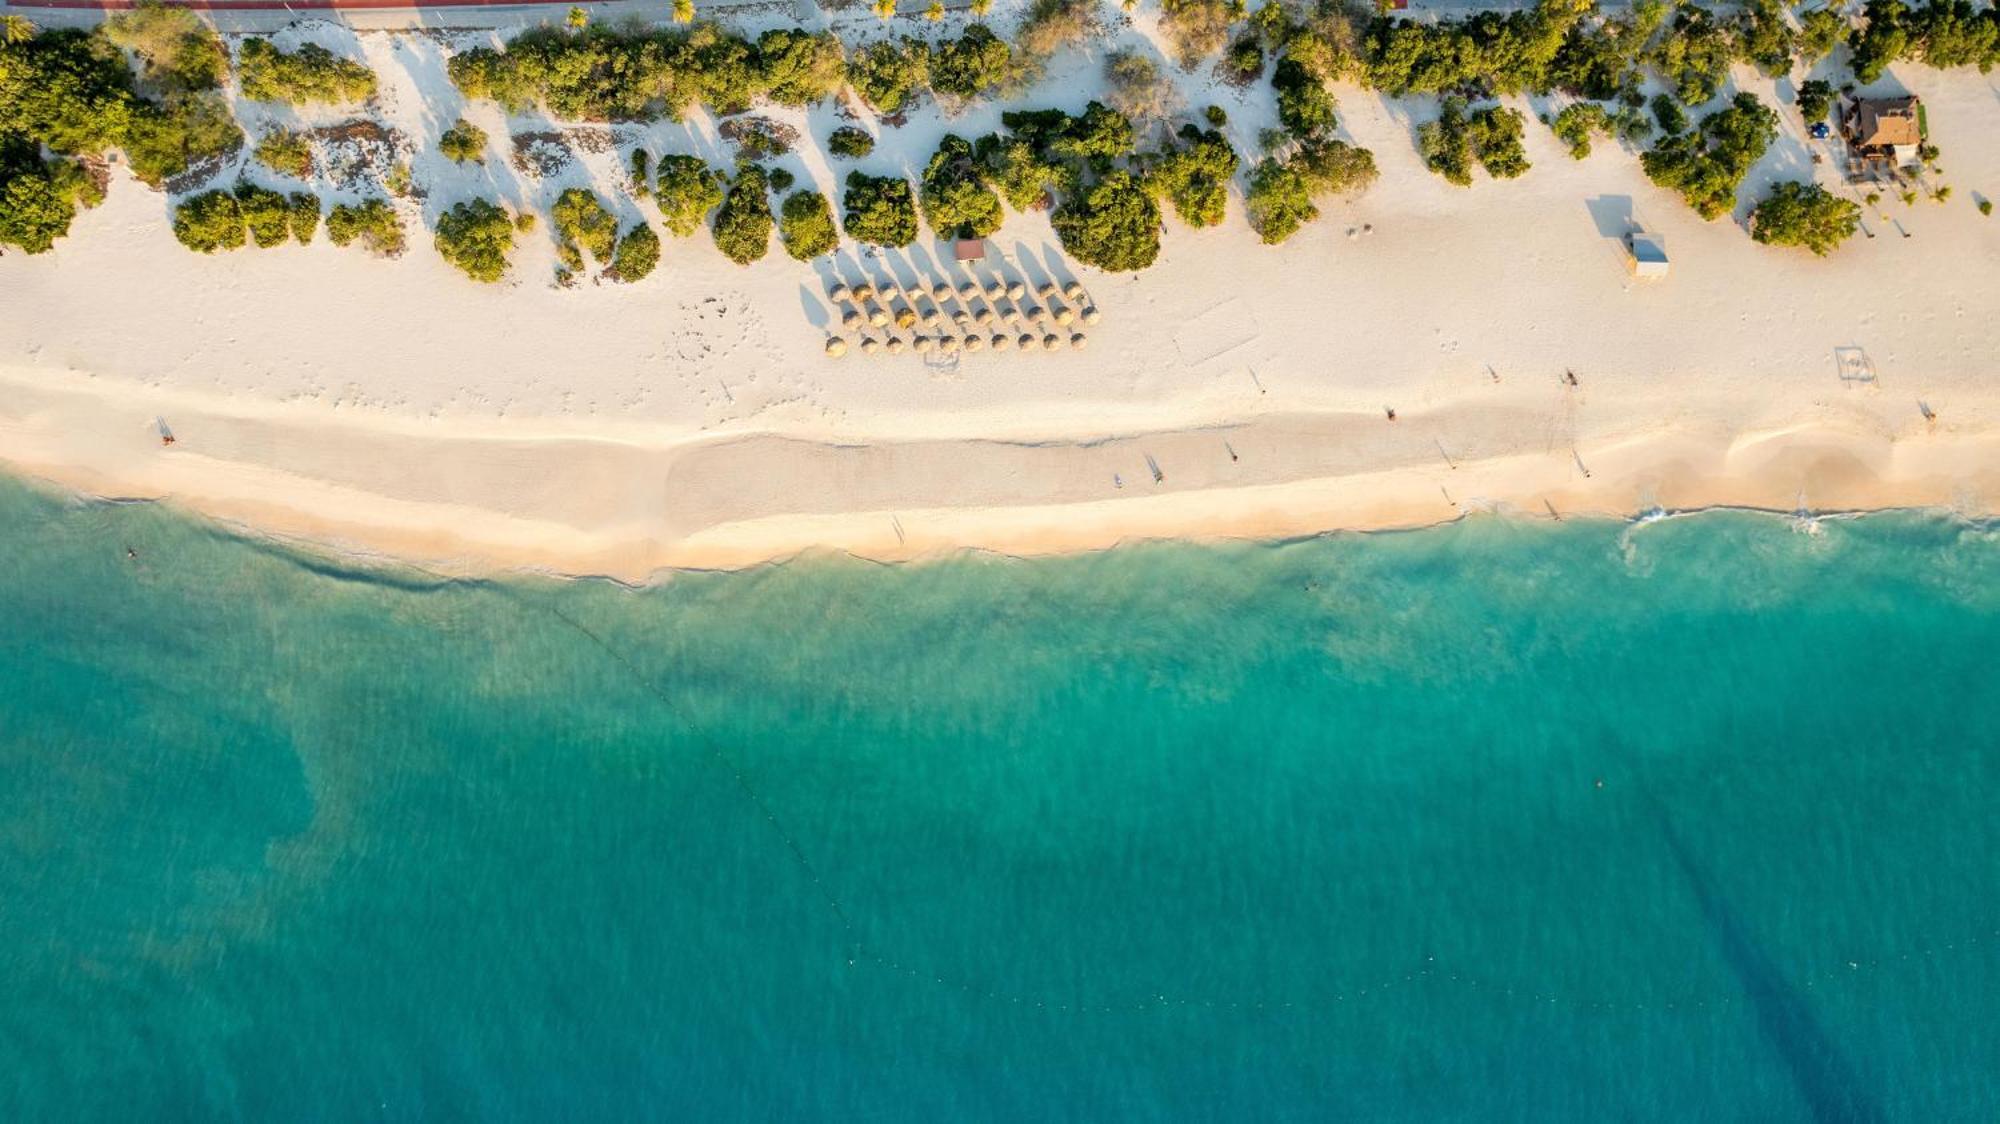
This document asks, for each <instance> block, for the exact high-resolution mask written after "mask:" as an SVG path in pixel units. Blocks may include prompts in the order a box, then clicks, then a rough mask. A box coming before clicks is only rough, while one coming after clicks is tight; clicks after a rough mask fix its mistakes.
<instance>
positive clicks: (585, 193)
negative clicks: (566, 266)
mask: <svg viewBox="0 0 2000 1124" xmlns="http://www.w3.org/2000/svg"><path fill="white" fill-rule="evenodd" d="M549 221H550V222H551V223H552V224H553V225H554V226H555V229H556V238H557V239H558V240H559V241H560V242H562V243H564V244H565V245H567V246H569V247H571V248H572V249H577V248H580V249H582V250H585V251H588V252H589V254H590V256H591V257H592V258H595V259H596V260H597V262H598V264H599V265H602V264H604V263H605V262H608V261H610V260H611V251H612V249H613V248H615V247H616V246H617V244H618V220H617V218H615V217H614V216H613V215H612V214H611V212H610V211H609V210H608V209H606V208H605V206H604V204H603V203H602V202H599V201H598V198H597V196H596V195H595V194H594V193H592V192H591V191H590V189H589V188H583V187H572V188H570V189H569V190H567V191H565V192H563V193H562V194H561V195H559V196H557V197H556V205H555V206H554V207H552V208H550V209H549ZM578 268H580V267H578Z"/></svg>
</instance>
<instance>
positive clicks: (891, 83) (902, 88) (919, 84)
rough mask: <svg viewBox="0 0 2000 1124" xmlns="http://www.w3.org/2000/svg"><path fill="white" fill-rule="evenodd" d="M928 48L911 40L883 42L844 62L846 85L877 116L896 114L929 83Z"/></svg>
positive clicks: (865, 48)
mask: <svg viewBox="0 0 2000 1124" xmlns="http://www.w3.org/2000/svg"><path fill="white" fill-rule="evenodd" d="M930 63H931V51H930V47H928V46H926V45H925V44H923V43H920V42H918V41H916V40H914V39H902V40H887V39H885V40H883V41H882V42H879V43H871V44H869V45H868V46H866V47H863V48H861V49H860V50H857V51H855V52H854V54H853V55H852V56H851V57H849V58H848V60H847V82H848V85H850V86H853V87H854V92H855V93H857V94H860V95H861V100H862V101H865V102H867V103H868V104H869V105H871V106H873V107H874V108H875V111H876V112H878V113H899V112H901V111H902V109H903V106H904V105H905V104H906V103H907V102H908V101H909V100H910V98H911V96H912V95H914V94H916V93H918V92H919V91H921V90H922V88H923V87H924V85H925V83H927V82H929V81H930Z"/></svg>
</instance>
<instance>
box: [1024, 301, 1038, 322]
mask: <svg viewBox="0 0 2000 1124" xmlns="http://www.w3.org/2000/svg"><path fill="white" fill-rule="evenodd" d="M1041 314H1042V310H1041V309H1040V308H1038V307H1036V306H1035V305H1032V304H1028V305H1022V306H1021V319H1023V320H1033V319H1034V318H1035V317H1037V316H1040V315H1041Z"/></svg>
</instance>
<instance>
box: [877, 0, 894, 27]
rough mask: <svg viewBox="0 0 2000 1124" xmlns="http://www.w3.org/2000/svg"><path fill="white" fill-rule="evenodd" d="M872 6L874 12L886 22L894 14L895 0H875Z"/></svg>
mask: <svg viewBox="0 0 2000 1124" xmlns="http://www.w3.org/2000/svg"><path fill="white" fill-rule="evenodd" d="M874 8H875V14H876V15H877V16H878V17H880V18H881V20H882V22H883V23H887V22H889V20H890V19H892V18H894V16H895V15H896V0H875V5H874Z"/></svg>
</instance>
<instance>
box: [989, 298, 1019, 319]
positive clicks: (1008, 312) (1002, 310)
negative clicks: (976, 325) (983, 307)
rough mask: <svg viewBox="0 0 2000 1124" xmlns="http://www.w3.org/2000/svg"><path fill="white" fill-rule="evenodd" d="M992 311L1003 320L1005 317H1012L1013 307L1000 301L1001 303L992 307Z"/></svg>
mask: <svg viewBox="0 0 2000 1124" xmlns="http://www.w3.org/2000/svg"><path fill="white" fill-rule="evenodd" d="M993 311H994V312H997V313H999V314H1000V316H1001V318H1002V319H1005V318H1006V317H1009V316H1012V315H1014V306H1013V305H1011V304H1008V303H1006V302H1005V301H1002V302H1001V303H999V304H996V305H994V306H993Z"/></svg>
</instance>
